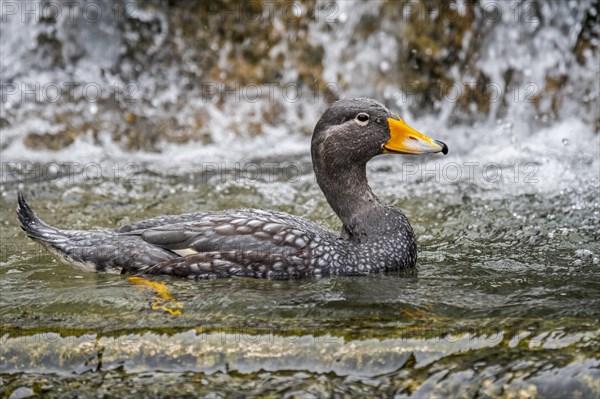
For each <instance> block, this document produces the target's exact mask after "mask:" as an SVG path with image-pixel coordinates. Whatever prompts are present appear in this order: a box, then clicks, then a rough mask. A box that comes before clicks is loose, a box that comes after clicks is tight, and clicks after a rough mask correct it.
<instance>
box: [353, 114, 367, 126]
mask: <svg viewBox="0 0 600 399" xmlns="http://www.w3.org/2000/svg"><path fill="white" fill-rule="evenodd" d="M354 120H355V121H356V123H358V124H359V125H361V126H365V125H366V124H367V123H369V114H365V113H364V112H361V113H360V114H358V115H356V118H354Z"/></svg>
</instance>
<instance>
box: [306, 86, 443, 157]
mask: <svg viewBox="0 0 600 399" xmlns="http://www.w3.org/2000/svg"><path fill="white" fill-rule="evenodd" d="M433 152H443V153H444V154H446V153H447V152H448V147H447V146H446V144H444V143H442V142H441V141H438V140H433V139H431V138H429V137H427V136H425V135H424V134H422V133H419V132H418V131H416V130H414V129H412V128H411V127H410V126H408V125H407V124H406V123H405V122H404V121H403V120H402V119H400V117H399V116H397V115H395V114H393V113H392V112H390V110H388V109H387V108H386V107H385V106H384V105H383V104H381V103H380V102H378V101H375V100H372V99H370V98H349V99H343V100H339V101H337V102H335V103H334V104H333V105H331V107H329V109H327V110H326V111H325V113H323V115H322V116H321V119H319V122H317V125H316V126H315V130H314V132H313V137H312V156H313V163H315V165H316V162H315V161H316V159H315V158H317V159H318V158H320V159H321V160H322V161H324V163H326V164H336V165H339V166H344V165H346V166H350V165H357V164H358V165H364V164H366V163H367V162H368V161H369V160H370V159H371V158H373V157H375V156H377V155H380V154H386V153H394V154H425V153H433Z"/></svg>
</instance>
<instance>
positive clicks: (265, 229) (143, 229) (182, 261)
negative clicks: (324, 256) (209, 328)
mask: <svg viewBox="0 0 600 399" xmlns="http://www.w3.org/2000/svg"><path fill="white" fill-rule="evenodd" d="M120 233H121V234H124V235H137V236H139V237H141V238H142V239H143V240H144V241H145V242H146V243H148V244H151V245H154V246H157V247H160V248H163V249H166V250H169V251H172V252H174V253H176V254H178V255H179V257H176V258H174V259H171V260H167V261H164V262H161V263H158V264H155V265H148V266H147V267H143V268H141V269H138V270H137V272H139V273H148V274H170V275H177V276H180V277H189V278H217V277H225V276H247V277H263V278H264V277H266V278H295V277H302V276H305V275H308V274H313V275H314V274H323V273H324V272H326V271H325V270H323V269H320V268H319V265H318V263H319V262H318V259H317V258H316V257H315V256H317V252H319V251H314V249H315V248H317V247H318V246H319V244H321V243H322V242H323V240H325V241H328V240H331V239H334V236H333V233H332V232H331V231H329V230H326V229H324V228H322V227H321V226H319V225H317V224H316V223H313V222H310V221H308V220H306V219H302V218H298V217H295V216H292V215H288V214H285V213H280V212H269V211H262V210H255V209H250V210H240V211H225V212H206V213H198V214H188V215H181V216H172V217H160V218H155V219H150V220H147V221H143V222H140V223H137V224H135V225H130V226H125V227H124V228H122V229H121V230H120ZM315 264H316V266H315ZM325 266H326V265H325V264H324V265H323V268H324V267H325Z"/></svg>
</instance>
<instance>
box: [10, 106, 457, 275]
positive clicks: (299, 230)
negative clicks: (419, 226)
mask: <svg viewBox="0 0 600 399" xmlns="http://www.w3.org/2000/svg"><path fill="white" fill-rule="evenodd" d="M365 115H366V116H365ZM365 118H366V120H364V121H363V120H362V119H365ZM395 121H399V122H395ZM400 122H401V120H400V119H399V118H397V117H396V116H394V115H392V114H391V113H390V112H389V111H388V110H387V109H386V108H385V107H384V106H383V105H381V104H379V103H378V102H376V101H373V100H368V99H350V100H342V101H339V102H337V103H335V104H334V105H333V106H332V107H331V108H330V109H329V110H328V111H326V112H325V114H324V115H323V117H322V118H321V120H320V121H319V123H318V124H317V126H316V127H315V132H314V134H313V140H312V157H313V166H314V169H315V173H316V175H317V182H318V184H319V186H320V187H321V189H322V190H323V192H324V194H325V196H326V198H327V200H328V202H329V204H330V205H331V206H332V208H333V210H334V211H335V212H336V213H337V215H338V216H339V217H340V219H341V220H342V222H343V227H342V233H341V235H339V234H336V233H334V232H333V231H331V230H328V229H325V228H323V227H321V226H319V225H318V224H316V223H314V222H312V221H309V220H306V219H303V218H300V217H297V216H292V215H289V214H286V213H282V212H274V211H265V210H258V209H246V210H230V211H221V212H200V213H192V214H185V215H177V216H159V217H156V218H152V219H148V220H144V221H141V222H138V223H134V224H131V225H127V226H123V227H121V228H119V229H115V230H92V231H87V230H82V231H75V230H59V229H56V228H54V227H51V226H49V225H47V224H45V223H44V222H42V221H41V220H40V219H39V218H38V217H37V216H36V215H35V213H34V212H33V211H32V210H31V208H30V207H29V206H28V205H27V203H26V202H25V199H24V197H23V196H22V195H19V203H18V215H19V219H20V221H21V225H22V227H23V229H24V230H25V231H26V232H27V234H28V235H29V237H31V238H33V239H34V240H36V241H39V242H41V243H43V244H45V245H47V246H48V247H50V248H51V249H53V250H54V251H55V252H57V253H58V254H60V255H61V256H62V257H63V258H64V259H65V260H67V261H68V262H70V263H73V264H75V265H78V266H80V267H85V268H88V269H93V270H95V271H110V270H117V271H119V272H121V273H147V274H168V275H175V276H180V277H188V278H217V277H227V276H245V277H257V278H277V279H287V278H299V277H304V276H325V275H361V274H368V273H373V272H387V271H392V270H399V269H402V268H409V267H414V266H415V264H416V259H417V248H416V242H415V237H414V234H413V231H412V228H411V226H410V224H409V222H408V220H407V218H406V217H405V216H404V214H403V213H402V212H401V211H400V210H399V209H397V208H394V207H391V206H389V205H386V204H384V203H382V202H381V201H380V200H379V199H378V198H377V197H376V196H375V195H374V194H373V192H372V191H371V189H370V188H369V186H368V184H367V178H366V163H367V161H368V160H370V159H371V158H372V157H374V156H376V155H378V154H381V153H383V152H400V153H403V152H404V153H405V152H408V153H423V152H440V151H443V152H447V147H446V145H445V144H443V143H441V142H436V141H433V140H431V139H429V138H427V137H426V136H423V135H421V136H422V137H420V136H419V135H420V133H418V132H416V131H414V130H406V131H404V130H402V129H405V128H404V126H405V125H404V126H400ZM402 123H403V122H402ZM369 124H371V126H372V128H370V130H369V128H368V126H369ZM390 124H392V125H393V126H391V125H390ZM373 128H374V129H373ZM406 128H407V129H410V128H408V127H406ZM401 130H402V131H401ZM400 131H401V132H400ZM399 132H400V133H402V134H404V135H408V136H407V137H403V138H402V140H404V139H406V140H409V141H407V142H406V143H405V144H402V143H401V140H400V138H398V134H400V133H399ZM416 140H421V141H422V142H421V143H420V145H421V147H419V148H417V147H415V145H416V144H415V143H414V141H416ZM399 143H400V144H399ZM417 144H419V143H417ZM403 146H404V147H403ZM400 148H401V149H400ZM405 148H408V150H405ZM399 149H400V150H399ZM339 151H342V153H340V152H339Z"/></svg>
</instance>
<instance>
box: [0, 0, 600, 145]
mask: <svg viewBox="0 0 600 399" xmlns="http://www.w3.org/2000/svg"><path fill="white" fill-rule="evenodd" d="M0 12H1V24H0V36H1V38H0V51H1V54H0V55H1V56H0V67H1V83H2V87H1V89H2V101H1V102H0V111H1V115H0V128H1V134H0V136H1V148H2V149H3V150H7V151H8V150H9V149H11V148H12V150H13V152H14V151H17V150H18V151H21V150H22V149H26V150H27V151H28V150H31V151H38V150H43V151H46V150H52V151H55V150H60V149H64V148H68V147H69V146H71V145H72V144H73V143H74V142H75V141H77V140H85V141H89V142H92V143H94V144H95V145H99V146H103V145H106V143H113V144H114V143H116V144H117V145H118V147H120V148H122V149H123V150H126V151H150V152H156V151H160V150H161V148H162V146H163V145H165V143H180V144H184V143H188V142H190V141H194V142H200V143H203V144H208V143H211V142H215V141H218V140H219V137H220V136H221V135H223V134H234V135H239V136H242V137H254V136H258V135H262V134H265V132H266V131H268V130H269V129H271V130H273V129H280V130H281V129H283V130H285V131H286V132H289V134H290V135H292V134H303V135H309V134H310V133H311V131H312V128H313V126H314V123H315V121H316V119H317V118H318V116H319V114H320V112H322V111H323V110H324V108H325V107H326V106H327V104H328V103H329V102H331V101H334V100H335V99H337V98H339V97H344V96H371V97H374V98H377V99H380V100H382V101H384V102H385V103H386V105H388V106H389V107H391V108H392V109H394V110H395V111H398V112H399V113H400V114H401V115H402V116H404V117H410V118H421V117H427V116H430V117H431V116H434V117H435V118H437V120H438V121H440V123H443V124H446V125H457V124H461V125H465V126H474V125H477V124H479V125H482V126H483V125H485V124H497V123H521V124H524V125H526V126H527V129H529V130H530V131H534V130H535V129H537V128H538V127H541V126H548V125H551V124H553V123H554V122H555V121H556V120H560V119H561V118H565V117H572V116H576V117H578V118H580V119H581V120H583V121H584V123H585V124H588V125H590V126H591V130H592V131H595V132H596V133H598V131H599V130H600V117H599V110H598V107H599V102H598V101H599V99H598V96H599V94H598V92H599V78H598V76H599V74H600V71H599V68H600V67H599V65H600V61H599V53H598V43H599V32H600V26H599V22H598V1H597V0H582V1H541V0H520V1H510V2H509V1H506V2H505V1H502V2H499V1H471V0H468V1H451V2H447V3H446V2H439V1H427V0H410V1H396V0H392V1H369V2H358V1H357V2H354V1H333V0H331V1H330V0H325V1H318V2H317V1H311V0H303V1H295V2H282V1H271V0H262V1H250V2H240V1H232V0H218V1H210V2H206V1H203V2H192V1H183V0H182V1H176V0H171V1H158V0H153V1H136V2H131V1H126V2H120V1H109V0H105V1H96V0H91V1H71V2H60V1H58V2H56V1H41V2H40V1H33V2H31V1H24V2H21V1H2V2H1V11H0ZM9 153H10V152H9Z"/></svg>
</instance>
